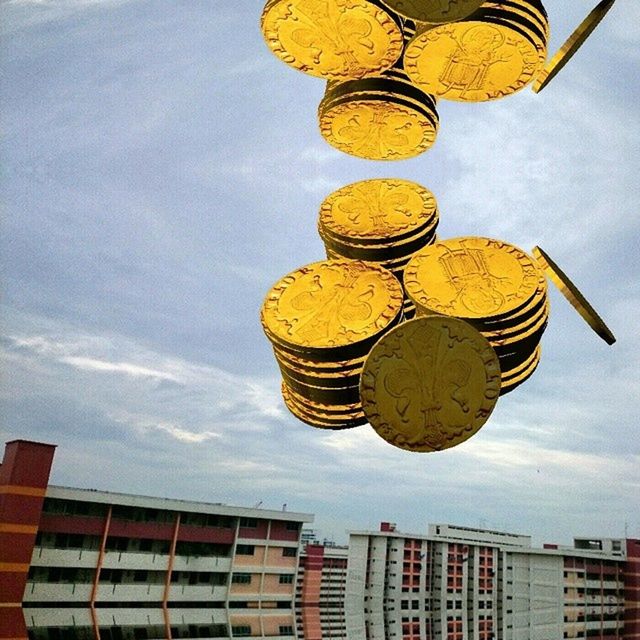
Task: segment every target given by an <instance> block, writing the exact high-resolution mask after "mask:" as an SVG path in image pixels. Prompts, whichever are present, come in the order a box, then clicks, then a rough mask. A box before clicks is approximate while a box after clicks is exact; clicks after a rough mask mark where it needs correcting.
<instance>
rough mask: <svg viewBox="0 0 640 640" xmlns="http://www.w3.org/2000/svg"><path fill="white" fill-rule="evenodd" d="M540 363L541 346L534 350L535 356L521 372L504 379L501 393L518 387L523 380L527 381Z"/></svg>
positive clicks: (503, 393)
mask: <svg viewBox="0 0 640 640" xmlns="http://www.w3.org/2000/svg"><path fill="white" fill-rule="evenodd" d="M539 364H540V347H537V349H536V351H535V352H534V356H533V358H532V359H531V361H530V363H529V364H528V366H527V367H526V369H524V370H523V371H522V372H521V373H519V374H518V375H516V376H513V377H511V378H508V379H504V380H503V381H502V384H501V387H500V395H501V396H503V395H505V394H507V393H509V392H510V391H513V390H514V389H515V388H516V387H518V386H520V385H521V384H522V383H523V382H526V381H527V380H528V379H529V378H530V377H531V376H532V375H533V373H534V371H535V370H536V369H537V368H538V365H539Z"/></svg>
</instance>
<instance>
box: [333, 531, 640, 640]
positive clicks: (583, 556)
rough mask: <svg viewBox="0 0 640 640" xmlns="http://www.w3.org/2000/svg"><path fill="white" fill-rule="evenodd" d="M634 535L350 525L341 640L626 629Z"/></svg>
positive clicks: (488, 639)
mask: <svg viewBox="0 0 640 640" xmlns="http://www.w3.org/2000/svg"><path fill="white" fill-rule="evenodd" d="M639 549H640V541H637V540H621V539H620V540H609V539H606V540H602V539H601V540H585V539H576V540H575V541H574V545H573V546H572V547H559V546H557V545H545V547H544V548H542V549H538V548H534V547H532V544H531V538H530V537H529V536H524V535H517V534H511V533H503V532H497V531H484V530H480V529H472V528H465V527H455V526H452V525H432V526H430V527H429V531H428V534H426V535H413V534H412V535H408V534H405V533H401V532H399V531H397V530H396V527H395V525H393V524H391V523H382V524H381V528H380V531H376V532H372V531H363V532H354V533H351V536H350V540H349V556H348V571H347V588H346V598H345V608H346V620H347V638H348V639H349V640H381V639H383V638H384V639H385V640H394V639H397V640H492V639H499V640H559V639H561V638H597V639H599V640H613V639H614V638H626V639H634V638H638V637H640V635H639V634H638V601H639V598H638V595H639V594H638V586H637V585H638V575H639V574H638V550H639Z"/></svg>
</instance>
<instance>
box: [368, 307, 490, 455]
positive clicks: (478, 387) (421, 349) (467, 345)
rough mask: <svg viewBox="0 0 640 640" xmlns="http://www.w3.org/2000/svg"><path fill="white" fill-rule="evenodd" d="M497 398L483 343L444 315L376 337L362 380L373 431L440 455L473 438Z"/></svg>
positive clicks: (410, 447) (413, 448) (459, 322)
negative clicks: (441, 451)
mask: <svg viewBox="0 0 640 640" xmlns="http://www.w3.org/2000/svg"><path fill="white" fill-rule="evenodd" d="M499 393H500V367H499V364H498V357H497V355H496V353H495V351H494V350H493V349H492V348H491V346H490V345H489V343H488V342H487V340H486V339H485V338H483V337H482V335H480V333H479V332H478V331H476V330H475V329H474V328H473V327H471V325H469V324H467V323H466V322H464V321H462V320H458V319H456V318H446V317H441V316H426V317H423V318H419V319H416V320H410V321H408V322H406V323H404V324H403V325H400V326H399V327H396V328H395V329H393V330H392V331H390V332H389V333H388V334H387V335H385V336H384V337H383V338H381V339H380V340H379V341H378V343H377V344H376V345H375V346H374V347H373V349H372V350H371V353H370V354H369V357H368V358H367V361H366V362H365V366H364V369H363V373H362V378H361V383H360V395H361V398H362V406H363V410H364V412H365V415H366V416H367V418H368V419H369V422H370V423H371V425H372V426H373V428H374V429H375V430H376V432H377V433H378V434H379V435H380V436H382V437H383V438H384V439H385V440H387V441H388V442H389V443H391V444H393V445H395V446H397V447H400V448H402V449H407V450H410V451H439V450H442V449H447V448H449V447H453V446H455V445H457V444H460V443H461V442H463V441H464V440H466V439H467V438H469V437H471V436H472V435H473V434H474V433H476V432H477V431H478V429H480V427H481V426H482V425H483V424H484V423H485V422H486V420H487V418H488V417H489V415H490V414H491V411H492V410H493V407H494V406H495V403H496V401H497V398H498V395H499Z"/></svg>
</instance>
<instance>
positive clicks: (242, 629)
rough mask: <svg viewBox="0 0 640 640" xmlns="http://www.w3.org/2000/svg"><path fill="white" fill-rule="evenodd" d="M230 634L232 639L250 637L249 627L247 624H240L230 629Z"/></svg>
mask: <svg viewBox="0 0 640 640" xmlns="http://www.w3.org/2000/svg"><path fill="white" fill-rule="evenodd" d="M231 633H232V634H233V636H234V637H241V636H250V635H251V627H250V626H249V625H248V624H240V625H237V626H233V627H231Z"/></svg>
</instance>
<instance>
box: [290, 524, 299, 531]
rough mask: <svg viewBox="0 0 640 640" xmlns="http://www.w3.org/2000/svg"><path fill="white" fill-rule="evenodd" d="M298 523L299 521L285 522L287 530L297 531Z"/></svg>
mask: <svg viewBox="0 0 640 640" xmlns="http://www.w3.org/2000/svg"><path fill="white" fill-rule="evenodd" d="M299 530H300V523H299V522H287V531H299Z"/></svg>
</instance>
